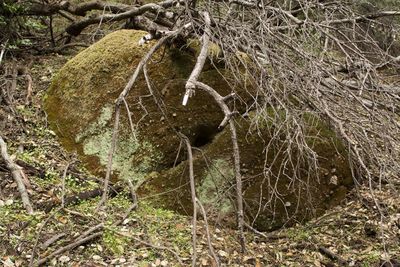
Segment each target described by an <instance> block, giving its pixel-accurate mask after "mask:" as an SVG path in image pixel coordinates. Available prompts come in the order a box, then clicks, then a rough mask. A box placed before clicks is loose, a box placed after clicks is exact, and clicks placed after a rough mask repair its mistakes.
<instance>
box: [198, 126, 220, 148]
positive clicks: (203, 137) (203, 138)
mask: <svg viewBox="0 0 400 267" xmlns="http://www.w3.org/2000/svg"><path fill="white" fill-rule="evenodd" d="M217 133H218V128H217V127H215V126H211V125H204V124H201V125H199V126H197V128H196V130H195V135H194V138H193V141H192V142H193V143H192V145H193V146H194V147H202V146H205V145H207V144H209V143H211V142H212V140H213V139H214V136H215V135H216V134H217Z"/></svg>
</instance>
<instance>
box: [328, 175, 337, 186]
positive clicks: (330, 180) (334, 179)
mask: <svg viewBox="0 0 400 267" xmlns="http://www.w3.org/2000/svg"><path fill="white" fill-rule="evenodd" d="M329 183H330V184H333V185H337V184H338V177H337V176H336V175H332V176H331V179H329Z"/></svg>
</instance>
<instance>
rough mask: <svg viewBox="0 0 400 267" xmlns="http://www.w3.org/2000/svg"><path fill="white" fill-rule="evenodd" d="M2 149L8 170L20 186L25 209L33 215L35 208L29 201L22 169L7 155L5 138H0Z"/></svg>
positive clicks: (0, 147) (19, 189)
mask: <svg viewBox="0 0 400 267" xmlns="http://www.w3.org/2000/svg"><path fill="white" fill-rule="evenodd" d="M0 149H1V156H2V158H3V160H4V161H5V163H6V167H7V169H8V170H9V171H10V172H11V175H12V177H13V178H14V181H15V182H16V184H17V186H18V191H19V194H20V195H21V199H22V204H23V206H24V207H25V209H26V211H27V212H28V213H29V214H32V213H33V208H32V205H31V202H30V200H29V195H28V192H27V191H26V187H25V184H24V182H23V175H22V168H21V167H19V166H18V165H17V164H15V163H14V161H13V160H12V159H11V158H10V156H9V155H8V153H7V145H6V143H5V142H4V140H3V137H1V136H0Z"/></svg>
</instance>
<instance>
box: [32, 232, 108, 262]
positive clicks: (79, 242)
mask: <svg viewBox="0 0 400 267" xmlns="http://www.w3.org/2000/svg"><path fill="white" fill-rule="evenodd" d="M102 234H103V233H102V232H98V233H94V234H91V235H89V236H86V237H84V238H81V239H78V240H77V241H75V242H73V243H71V244H68V245H66V246H64V247H61V248H59V249H57V250H56V251H54V252H53V253H51V254H50V255H48V256H46V257H44V258H43V259H40V260H39V261H38V262H37V265H38V266H40V265H42V264H44V263H46V262H47V261H48V260H50V259H52V258H54V257H55V256H57V255H60V254H62V253H64V252H66V251H69V250H71V249H74V248H76V247H78V246H80V245H83V244H85V243H87V242H89V241H92V240H94V239H96V238H99V237H100V236H102Z"/></svg>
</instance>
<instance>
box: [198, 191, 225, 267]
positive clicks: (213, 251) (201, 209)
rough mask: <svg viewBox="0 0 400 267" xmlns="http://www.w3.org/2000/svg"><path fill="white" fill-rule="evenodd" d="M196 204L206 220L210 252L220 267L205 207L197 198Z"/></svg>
mask: <svg viewBox="0 0 400 267" xmlns="http://www.w3.org/2000/svg"><path fill="white" fill-rule="evenodd" d="M196 203H197V205H199V208H200V212H201V213H202V215H203V218H204V224H205V226H206V235H207V243H208V250H209V251H210V254H211V256H212V257H213V258H214V263H215V265H216V266H220V261H219V259H218V256H217V254H215V250H214V247H213V245H212V242H211V235H210V229H209V225H208V221H207V213H206V211H205V209H204V207H203V205H202V204H201V202H200V200H199V199H198V198H196Z"/></svg>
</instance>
